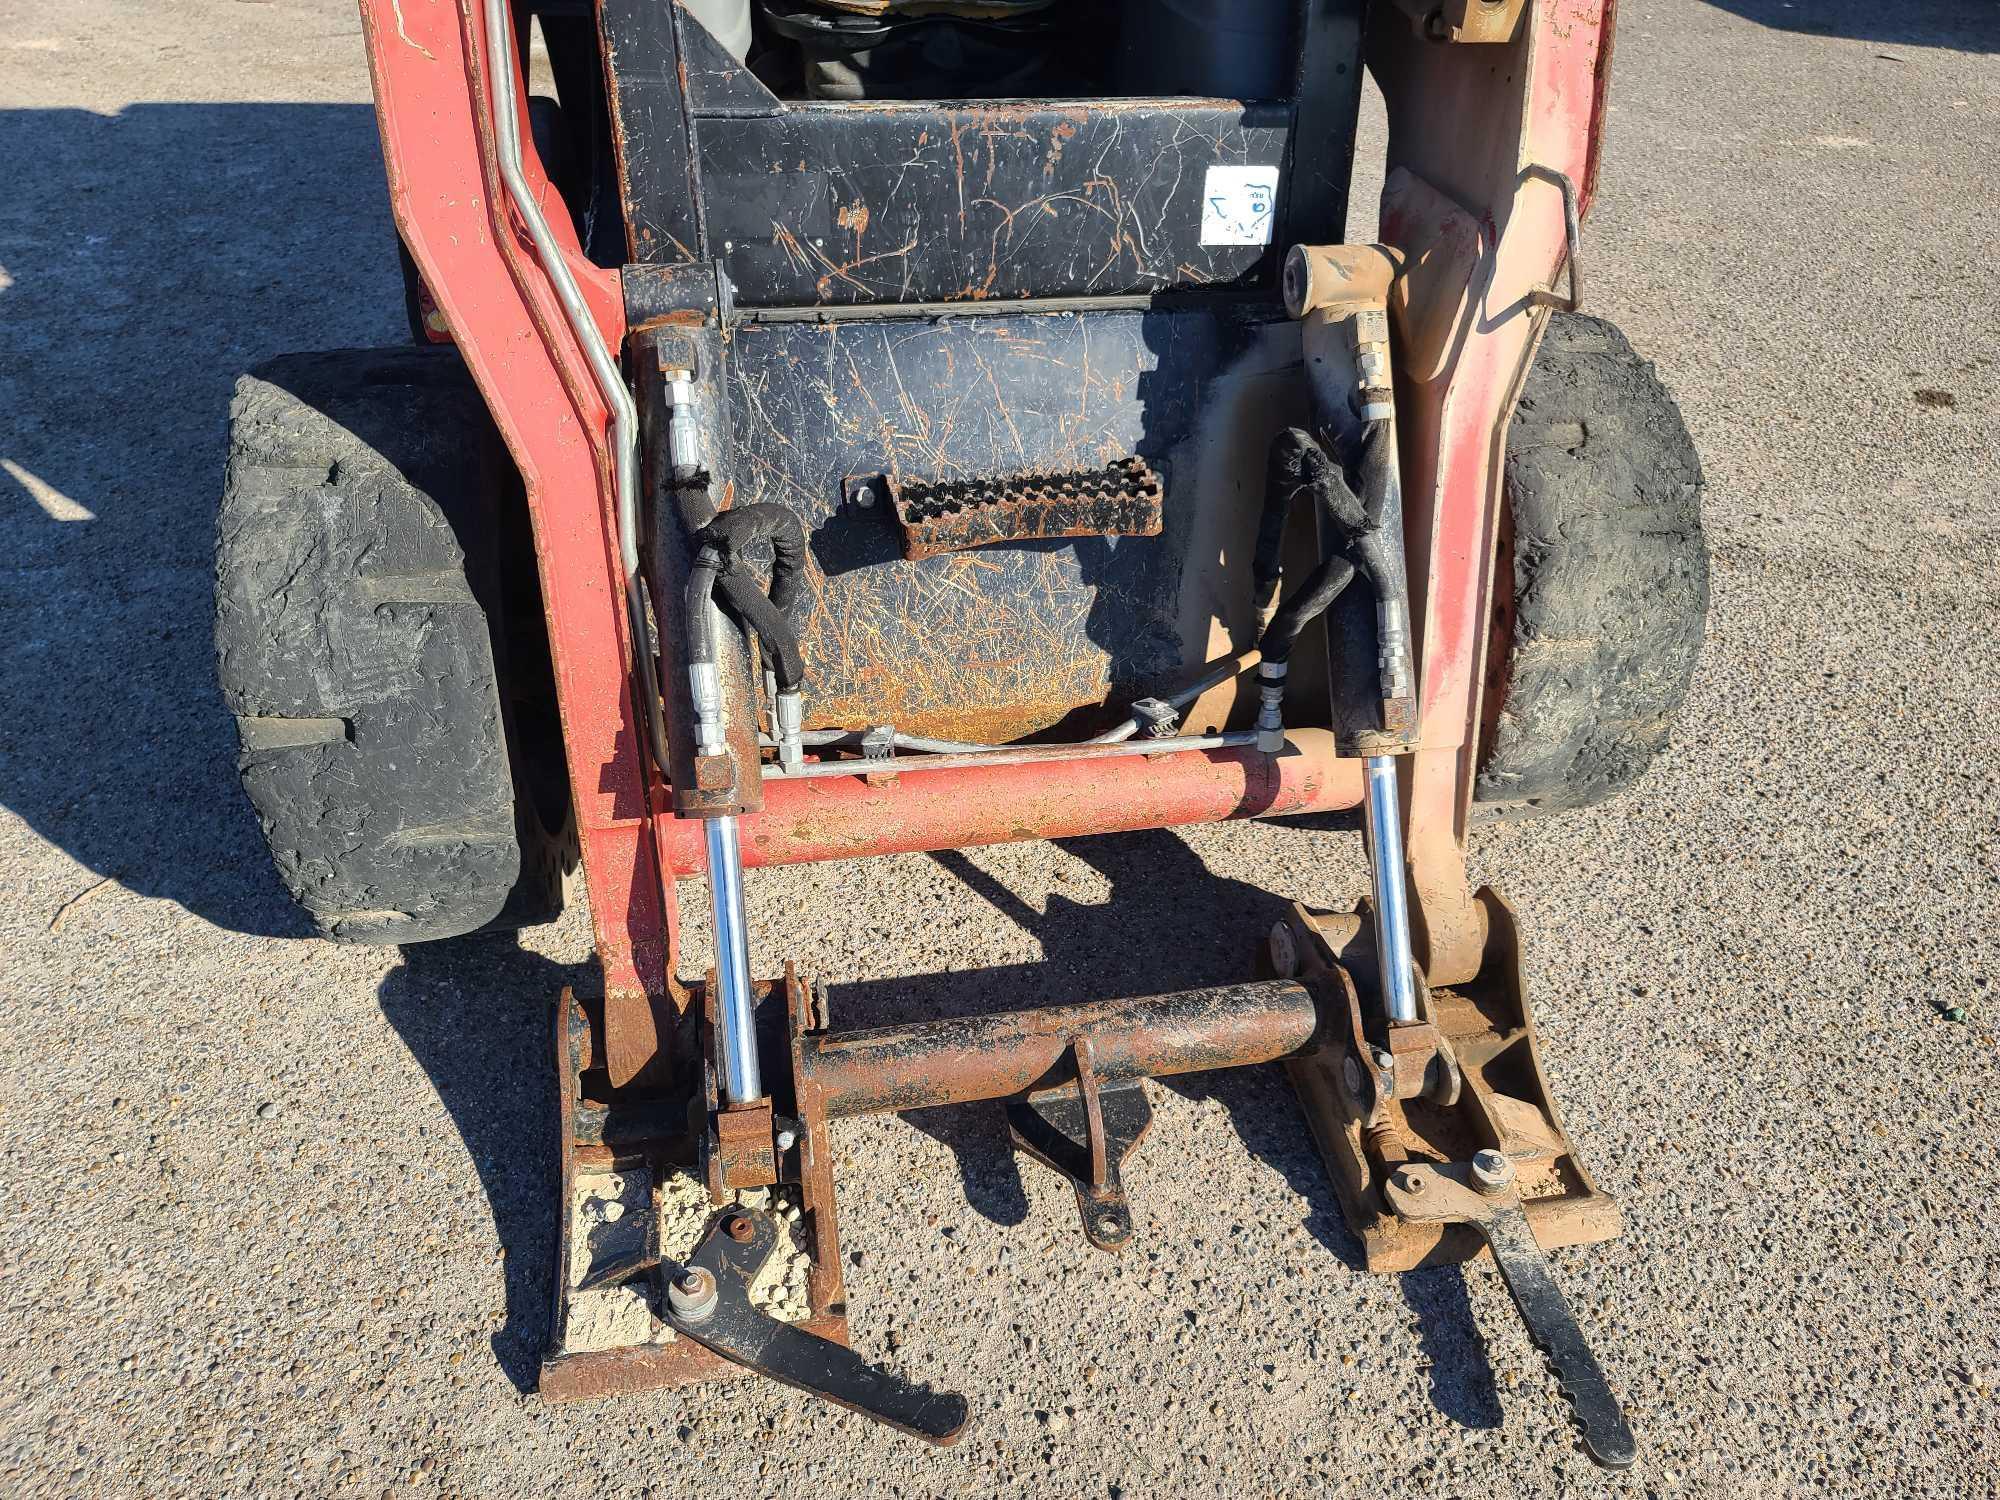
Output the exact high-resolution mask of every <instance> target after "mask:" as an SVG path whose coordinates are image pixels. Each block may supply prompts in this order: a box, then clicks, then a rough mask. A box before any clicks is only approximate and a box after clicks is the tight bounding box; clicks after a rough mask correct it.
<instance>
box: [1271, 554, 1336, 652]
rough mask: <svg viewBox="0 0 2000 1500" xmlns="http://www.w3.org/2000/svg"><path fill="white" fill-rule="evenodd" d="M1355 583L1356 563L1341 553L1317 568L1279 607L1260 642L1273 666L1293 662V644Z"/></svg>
mask: <svg viewBox="0 0 2000 1500" xmlns="http://www.w3.org/2000/svg"><path fill="white" fill-rule="evenodd" d="M1352 582H1354V564H1353V563H1351V562H1349V561H1348V560H1347V559H1346V558H1344V557H1342V556H1340V555H1339V554H1338V553H1335V554H1334V555H1333V556H1332V557H1329V558H1327V559H1326V561H1325V562H1323V563H1321V564H1320V565H1319V566H1318V567H1317V568H1315V569H1313V571H1312V574H1311V576H1310V577H1308V578H1307V579H1306V581H1305V586H1304V587H1303V588H1301V589H1299V590H1298V592H1297V593H1295V594H1293V595H1292V597H1291V598H1289V599H1287V600H1286V601H1285V602H1284V603H1283V604H1281V605H1279V606H1278V612H1277V613H1276V614H1275V615H1273V616H1271V623H1270V624H1269V625H1266V626H1265V627H1264V635H1263V638H1262V639H1261V640H1259V641H1258V642H1257V650H1258V652H1259V654H1261V655H1262V656H1263V658H1264V660H1265V661H1267V662H1270V663H1272V664H1273V665H1276V664H1278V663H1281V662H1287V661H1290V660H1291V656H1292V647H1293V646H1294V645H1295V644H1297V642H1298V638H1299V636H1300V635H1301V634H1302V633H1303V632H1304V631H1305V628H1306V626H1308V625H1310V624H1311V623H1312V622H1313V621H1314V620H1316V619H1318V618H1319V617H1320V616H1321V615H1322V614H1324V613H1326V609H1327V606H1328V605H1330V604H1332V603H1333V601H1334V600H1336V599H1338V598H1339V597H1340V595H1341V593H1342V591H1343V590H1345V589H1346V587H1347V586H1348V585H1349V584H1350V583H1352Z"/></svg>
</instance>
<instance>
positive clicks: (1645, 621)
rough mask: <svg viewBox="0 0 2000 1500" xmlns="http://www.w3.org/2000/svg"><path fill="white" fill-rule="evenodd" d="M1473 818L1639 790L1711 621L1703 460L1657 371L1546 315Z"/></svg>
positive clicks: (1508, 530) (1512, 511)
mask: <svg viewBox="0 0 2000 1500" xmlns="http://www.w3.org/2000/svg"><path fill="white" fill-rule="evenodd" d="M1505 475H1506V478H1505V507H1506V514H1505V519H1504V523H1503V526H1502V542H1501V548H1500V557H1499V563H1498V570H1497V576H1496V579H1495V584H1496V587H1495V593H1496V601H1495V612H1494V635H1493V642H1492V647H1491V655H1490V658H1489V668H1488V679H1487V694H1488V697H1487V701H1488V705H1489V708H1488V714H1487V722H1486V726H1485V734H1484V738H1483V744H1482V754H1481V757H1480V767H1479V778H1478V782H1477V785H1476V789H1475V798H1476V801H1477V803H1478V804H1479V807H1478V810H1479V811H1480V812H1481V814H1482V815H1484V816H1487V817H1495V816H1499V817H1508V816H1522V815H1533V814H1538V813H1545V812H1555V811H1560V810H1564V809H1569V808H1579V807H1588V806H1591V805H1593V804H1596V803H1599V802H1602V801H1604V800H1605V799H1607V798H1609V797H1613V796H1616V795H1617V794H1618V793H1619V792H1622V791H1624V790H1625V789H1626V788H1628V787H1630V786H1631V785H1632V784H1633V783H1634V782H1635V781H1637V780H1638V779H1639V777H1640V776H1642V775H1643V774H1644V773H1645V771H1646V768H1647V767H1648V766H1650V765H1651V764H1652V763H1653V760H1654V758H1655V757H1656V756H1658V755H1659V753H1660V752H1661V751H1662V750H1663V749H1664V748H1665V747H1666V745H1667V742H1668V738H1669V736H1670V734H1671V732H1672V729H1673V724H1674V720H1675V718H1676V717H1677V716H1678V714H1679V712H1680V709H1681V705H1682V704H1683V703H1684V702H1685V701H1686V698H1687V690H1688V682H1689V679H1690V678H1691V677H1692V675H1693V673H1694V667H1695V661H1696V659H1697V657H1698V656H1699V655H1700V652H1701V644H1702V637H1703V634H1704V631H1705V628H1706V624H1707V619H1708V553H1707V550H1706V547H1705V545H1704V542H1703V538H1702V525H1701V493H1702V472H1701V461H1700V459H1699V457H1698V456H1697V455H1696V453H1695V447H1694V440H1693V439H1692V438H1691V437H1690V436H1689V435H1688V430H1687V426H1686V423H1685V422H1683V420H1682V419H1681V413H1680V408H1679V407H1678V406H1677V405H1676V404H1675V403H1674V399H1673V397H1672V396H1671V395H1669V394H1668V392H1667V390H1666V388H1665V387H1664V386H1663V385H1661V383H1660V380H1659V377H1658V375H1657V374H1655V372H1654V370H1653V367H1652V365H1651V364H1650V363H1649V362H1648V361H1646V360H1644V359H1642V358H1640V356H1639V355H1637V354H1635V353H1634V352H1633V350H1632V346H1631V345H1630V344H1629V343H1628V342H1627V341H1626V339H1625V336H1624V335H1623V334H1622V333H1620V332H1619V331H1618V330H1617V329H1616V328H1615V327H1613V326H1612V325H1611V324H1609V323H1607V322H1605V321H1604V320H1603V319H1601V318H1590V317H1585V316H1582V315H1581V314H1576V313H1558V314H1556V315H1555V316H1554V317H1553V318H1552V319H1551V320H1550V323H1549V327H1548V331H1547V334H1546V336H1545V337H1544V339H1543V341H1542V345H1541V349H1540V352H1539V353H1538V354H1537V356H1536V359H1535V363H1534V367H1533V368H1532V370H1531V371H1530V372H1529V375H1528V380H1527V384H1526V386H1525V388H1524V389H1523V391H1522V394H1521V400H1520V404H1519V406H1518V408H1517V409H1516V411H1515V414H1514V418H1513V423H1512V426H1511V427H1510V429H1509V431H1508V436H1507V456H1506V470H1505Z"/></svg>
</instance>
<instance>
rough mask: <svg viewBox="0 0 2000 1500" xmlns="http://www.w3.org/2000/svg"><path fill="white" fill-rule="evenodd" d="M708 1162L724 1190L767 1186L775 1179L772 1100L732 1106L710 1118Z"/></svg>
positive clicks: (776, 1156)
mask: <svg viewBox="0 0 2000 1500" xmlns="http://www.w3.org/2000/svg"><path fill="white" fill-rule="evenodd" d="M709 1129H710V1130H711V1131H712V1132H713V1134H712V1135H711V1137H710V1141H709V1151H710V1160H711V1161H712V1162H713V1163H714V1170H715V1174H716V1176H717V1178H718V1179H719V1180H720V1181H721V1184H722V1186H723V1187H725V1188H755V1187H767V1186H769V1185H770V1184H771V1183H774V1182H776V1181H777V1180H778V1152H777V1146H776V1144H775V1140H774V1137H775V1134H776V1126H775V1125H774V1123H773V1121H772V1114H771V1101H770V1100H769V1099H768V1098H765V1099H759V1100H757V1101H756V1102H755V1103H754V1104H733V1105H730V1106H729V1107H728V1108H726V1109H718V1110H717V1111H716V1112H715V1113H714V1114H713V1115H711V1116H710V1117H709Z"/></svg>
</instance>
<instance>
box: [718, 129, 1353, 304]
mask: <svg viewBox="0 0 2000 1500" xmlns="http://www.w3.org/2000/svg"><path fill="white" fill-rule="evenodd" d="M1291 117H1292V111H1291V108H1290V106H1289V105H1240V104H1233V103H1232V104H1224V105H1218V104H1216V103H1214V102H1213V101H1189V100H1179V101H1156V100H1115V101H1104V100H1098V101H1092V102H1090V103H1088V104H1083V103H1075V104H1070V103H1049V104H1042V103H1034V104H1017V103H1004V104H965V105H935V104H919V105H870V106H865V107H864V106H850V105H825V104H817V105H799V106H795V107H792V108H788V109H785V110H784V111H783V112H781V113H778V114H775V115H768V116H762V117H749V118H745V117H730V118H719V119H717V118H707V119H702V120H700V121H699V122H698V124H697V128H696V142H697V153H698V157H699V161H700V169H701V180H702V187H703V192H704V198H705V207H706V213H707V227H708V234H709V240H710V243H711V245H712V246H713V247H714V251H715V253H719V254H720V255H721V256H722V259H723V261H724V264H725V265H726V266H727V267H728V270H729V275H730V277H731V279H732V280H733V281H734V282H735V283H736V288H737V297H738V299H739V301H741V302H742V303H743V304H744V305H745V306H759V305H766V306H769V305H779V306H782V305H795V304H800V303H873V302H913V301H926V300H933V299H935V300H940V301H962V300H974V301H977V300H983V299H988V298H992V299H1005V298H1013V297H1056V296H1093V295H1107V294H1115V293H1124V292H1146V291H1153V290H1157V289H1159V288H1163V287H1175V286H1203V285H1205V286H1231V285H1236V286H1247V285H1261V286H1270V285H1274V284H1275V276H1276V272H1277V261H1278V254H1279V250H1280V249H1281V248H1282V247H1281V246H1280V245H1279V244H1278V239H1277V236H1276V235H1274V234H1271V233H1270V230H1269V228H1267V229H1266V232H1265V234H1266V237H1265V238H1264V239H1263V240H1262V241H1260V242H1257V243H1251V244H1242V243H1219V242H1216V239H1217V237H1216V236H1215V235H1214V234H1212V233H1207V232H1204V227H1203V224H1204V213H1205V208H1206V203H1207V195H1208V190H1209V185H1210V177H1209V172H1210V169H1211V168H1215V167H1234V168H1251V167H1265V168H1269V169H1270V181H1271V183H1272V184H1274V186H1273V188H1272V192H1273V197H1272V199H1271V201H1270V203H1269V216H1268V218H1267V224H1275V223H1276V222H1278V221H1279V216H1280V215H1282V213H1283V212H1284V206H1283V205H1284V181H1283V172H1282V166H1283V163H1284V161H1285V157H1286V154H1287V151H1288V147H1289V138H1290V133H1291ZM1336 154H1338V155H1340V157H1341V159H1342V160H1343V161H1345V159H1346V154H1345V152H1344V151H1342V152H1337V153H1336ZM1239 238H1240V237H1239Z"/></svg>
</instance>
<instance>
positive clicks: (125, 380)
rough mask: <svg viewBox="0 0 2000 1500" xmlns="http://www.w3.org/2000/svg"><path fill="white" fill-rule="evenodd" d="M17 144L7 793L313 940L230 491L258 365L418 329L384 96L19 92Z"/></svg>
mask: <svg viewBox="0 0 2000 1500" xmlns="http://www.w3.org/2000/svg"><path fill="white" fill-rule="evenodd" d="M20 65H21V66H26V64H25V63H24V64H20ZM0 156H4V158H5V159H6V160H7V161H9V162H12V163H15V164H17V165H18V166H19V167H20V169H19V170H17V171H15V172H13V173H12V174H11V175H10V181H9V192H8V194H7V195H6V199H5V201H4V202H0V351H4V354H0V414H4V415H0V520H4V523H5V525H6V526H7V529H8V531H7V534H8V549H7V550H8V556H7V564H8V565H7V567H6V568H5V569H4V570H0V643H4V644H0V702H5V703H6V704H7V710H8V711H7V714H6V716H5V720H4V722H0V803H4V804H5V806H6V807H7V808H8V809H9V810H10V811H12V812H13V813H14V814H16V815H17V816H18V817H20V818H21V819H22V821H23V822H25V823H26V824H27V825H28V826H29V827H30V828H32V829H33V830H34V831H35V833H36V834H37V835H39V836H40V837H41V838H43V839H45V840H47V841H48V842H49V843H50V844H52V845H54V846H56V847H57V848H60V849H61V850H63V851H64V852H65V853H67V854H68V855H69V856H70V857H71V858H72V859H74V860H76V861H77V862H78V863H80V864H82V865H84V866H85V867H86V868H87V869H88V870H89V871H90V872H91V875H90V876H89V877H79V879H78V885H79V887H82V886H85V885H87V884H88V880H89V879H97V878H104V877H109V878H111V879H113V880H116V881H118V882H119V883H121V884H122V885H124V886H125V887H126V888H128V889H129V890H131V891H132V892H134V893H136V894H138V895H142V896H146V897H151V898H157V899H163V900H168V901H172V902H175V903H177V904H179V905H180V906H182V907H184V908H185V909H186V910H188V911H190V912H193V913H195V914H196V915H198V916H200V917H203V918H205V919H206V920H208V921H210V922H213V923H215V924H216V925H217V926H220V927H224V928H227V929H230V930H232V931H237V932H245V933H250V934H253V935H257V936H265V937H301V936H305V935H306V934H307V933H309V932H310V930H311V924H310V923H309V922H308V921H306V919H305V918H304V917H303V916H302V915H301V914H300V913H299V912H298V911H297V910H296V909H295V908H294V907H293V906H292V905H291V903H290V902H289V901H288V900H287V899H286V897H285V893H284V891H283V889H282V887H281V886H280V885H279V883H278V881H277V880H276V878H275V877H274V876H273V874H272V872H271V869H270V862H269V858H268V856H267V855H266V853H265V851H264V847H263V840H262V839H261V837H260V836H259V833H258V828H257V821H256V818H255V817H254V816H253V814H252V812H251V810H250V805H249V802H248V800H247V799H246V798H245V797H244V796H243V793H242V790H241V788H240V787H239V786H238V784H237V780H236V773H235V759H236V732H235V726H234V724H233V723H232V722H231V720H230V718H229V716H228V714H227V712H226V711H225V710H224V708H223V706H222V703H221V697H220V694H219V692H218V691H217V689H216V686H215V663H214V645H213V637H212V634H211V626H210V621H211V619H212V612H213V604H212V592H213V577H214V542H215V516H216V503H217V499H218V497H219V495H220V494H221V490H222V482H223V465H224V459H225V456H226V451H227V450H226V441H227V439H226V431H225V428H226V422H227V417H228V410H229V400H230V392H231V389H232V386H233V384H234V381H235V379H236V377H237V376H238V375H239V374H241V373H242V372H244V371H245V370H247V369H249V368H250V367H251V366H252V365H255V364H256V363H258V362H259V361H261V360H263V359H265V358H268V357H269V356H271V355H274V354H278V353H281V352H284V351H287V350H293V349H311V348H324V347H330V346H334V345H337V344H339V343H347V344H379V343H384V342H393V341H395V340H396V339H398V338H399V337H401V334H400V333H399V332H398V329H399V328H400V325H401V322H402V317H401V292H400V278H399V276H398V273H397V269H396V241H395V231H394V229H393V227H392V226H391V224H390V222H389V216H388V203H387V196H386V193H385V192H383V191H382V190H380V188H379V184H380V181H381V175H382V166H381V155H380V148H379V146H378V144H377V136H376V128H375V117H374V112H373V110H372V109H370V108H369V107H367V106H366V105H356V104H340V105H318V104H199V105H165V104H136V105H132V106H130V107H128V108H126V109H124V110H122V111H120V112H119V113H117V114H115V115H105V114H98V113H95V112H93V111H90V110H82V109H48V110H28V109H21V110H0ZM30 164H31V165H30ZM371 181H372V182H375V183H377V184H378V189H377V190H376V191H374V192H368V191H365V190H364V188H365V185H366V184H367V183H369V182H371Z"/></svg>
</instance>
